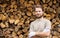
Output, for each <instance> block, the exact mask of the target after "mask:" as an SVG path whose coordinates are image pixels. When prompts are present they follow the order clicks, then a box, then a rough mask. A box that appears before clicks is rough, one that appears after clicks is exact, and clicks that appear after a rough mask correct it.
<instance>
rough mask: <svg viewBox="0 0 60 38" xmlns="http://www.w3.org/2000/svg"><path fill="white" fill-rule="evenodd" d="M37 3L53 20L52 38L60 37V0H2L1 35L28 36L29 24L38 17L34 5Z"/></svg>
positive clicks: (2, 36) (7, 37)
mask: <svg viewBox="0 0 60 38" xmlns="http://www.w3.org/2000/svg"><path fill="white" fill-rule="evenodd" d="M37 4H39V5H42V7H43V10H44V17H45V18H47V19H49V20H50V21H51V22H52V29H51V36H50V38H60V25H59V24H60V0H0V37H1V38H28V33H29V25H30V23H31V22H32V21H34V20H35V19H36V17H35V16H34V14H35V13H34V7H33V5H37Z"/></svg>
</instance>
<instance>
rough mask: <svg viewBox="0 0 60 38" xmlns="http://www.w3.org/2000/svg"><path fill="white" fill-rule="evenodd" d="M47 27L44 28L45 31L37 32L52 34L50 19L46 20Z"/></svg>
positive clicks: (44, 34)
mask: <svg viewBox="0 0 60 38" xmlns="http://www.w3.org/2000/svg"><path fill="white" fill-rule="evenodd" d="M45 25H46V27H45V29H44V30H43V32H35V33H36V35H38V36H49V35H50V29H51V22H50V21H49V20H47V21H46V24H45Z"/></svg>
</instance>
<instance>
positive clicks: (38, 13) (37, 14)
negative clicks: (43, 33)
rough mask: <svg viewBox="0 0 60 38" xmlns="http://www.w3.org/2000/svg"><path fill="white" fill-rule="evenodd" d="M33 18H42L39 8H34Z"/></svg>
mask: <svg viewBox="0 0 60 38" xmlns="http://www.w3.org/2000/svg"><path fill="white" fill-rule="evenodd" d="M35 16H36V17H42V16H43V11H42V9H41V8H35Z"/></svg>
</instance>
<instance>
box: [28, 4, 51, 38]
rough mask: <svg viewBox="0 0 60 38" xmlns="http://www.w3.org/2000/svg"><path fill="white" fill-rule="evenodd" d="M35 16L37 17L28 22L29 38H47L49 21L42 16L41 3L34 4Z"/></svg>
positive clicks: (49, 26) (49, 27)
mask: <svg viewBox="0 0 60 38" xmlns="http://www.w3.org/2000/svg"><path fill="white" fill-rule="evenodd" d="M34 8H35V16H36V17H37V18H38V19H36V20H35V21H33V22H32V23H31V24H30V30H29V35H28V37H29V38H49V36H50V29H51V22H50V21H49V20H48V19H46V18H44V17H43V14H44V12H43V10H42V7H41V5H36V6H34Z"/></svg>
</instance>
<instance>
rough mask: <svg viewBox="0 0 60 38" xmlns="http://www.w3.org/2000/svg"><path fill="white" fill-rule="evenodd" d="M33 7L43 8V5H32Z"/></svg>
mask: <svg viewBox="0 0 60 38" xmlns="http://www.w3.org/2000/svg"><path fill="white" fill-rule="evenodd" d="M33 7H34V10H35V8H41V9H42V10H43V7H42V6H41V5H34V6H33Z"/></svg>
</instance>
